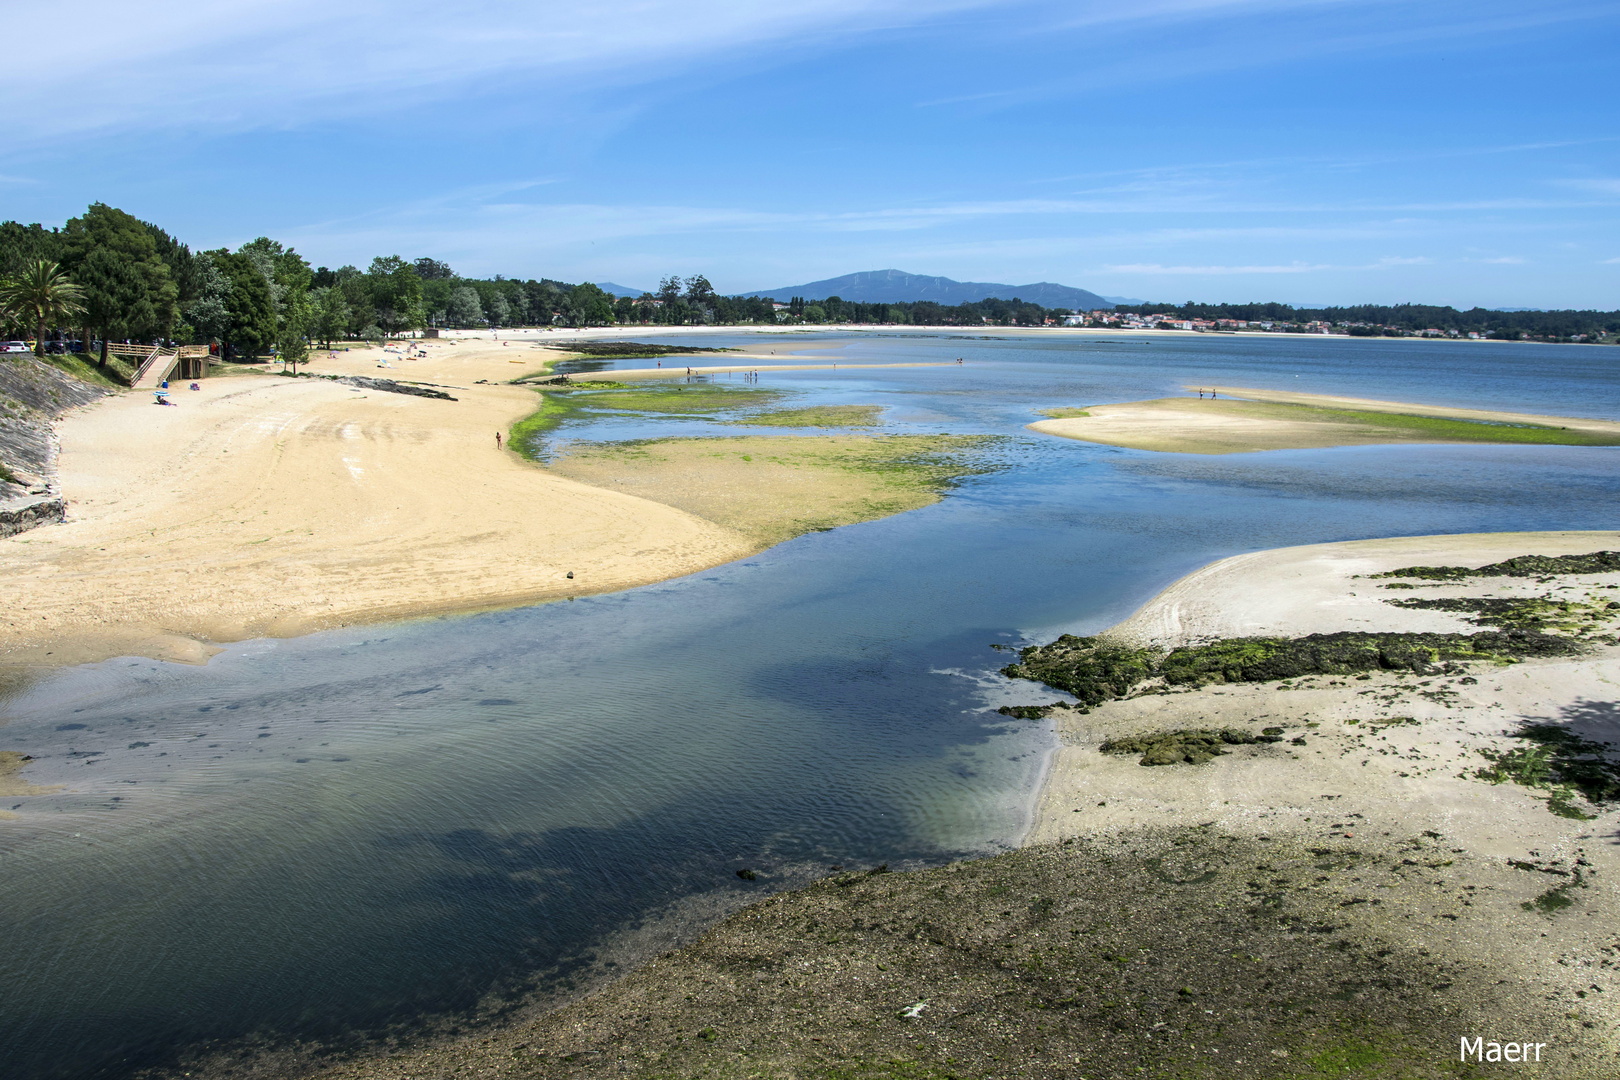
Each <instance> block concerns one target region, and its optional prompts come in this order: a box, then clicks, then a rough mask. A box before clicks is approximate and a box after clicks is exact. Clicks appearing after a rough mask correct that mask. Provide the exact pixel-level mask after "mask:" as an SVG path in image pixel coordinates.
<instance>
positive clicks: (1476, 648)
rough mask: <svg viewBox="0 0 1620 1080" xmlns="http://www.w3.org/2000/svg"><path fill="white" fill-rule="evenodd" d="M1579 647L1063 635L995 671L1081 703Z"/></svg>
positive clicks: (1549, 639)
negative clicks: (1151, 688) (1163, 689)
mask: <svg viewBox="0 0 1620 1080" xmlns="http://www.w3.org/2000/svg"><path fill="white" fill-rule="evenodd" d="M1584 651H1585V649H1584V648H1583V647H1582V646H1581V645H1580V644H1579V643H1577V642H1574V641H1571V640H1569V639H1568V638H1562V637H1557V636H1555V635H1552V634H1542V633H1536V632H1532V631H1524V630H1508V631H1491V630H1487V631H1481V632H1480V633H1477V634H1374V633H1364V632H1360V631H1349V632H1343V633H1337V634H1311V635H1309V636H1307V637H1301V638H1227V639H1224V640H1222V641H1216V642H1212V643H1210V644H1207V645H1190V646H1186V647H1183V648H1179V649H1175V650H1173V651H1171V652H1169V653H1165V652H1163V651H1161V650H1156V649H1139V648H1133V647H1131V646H1128V645H1122V644H1120V643H1118V642H1116V641H1113V640H1112V639H1109V638H1105V637H1084V638H1083V637H1075V636H1074V635H1073V634H1064V635H1063V636H1062V637H1060V638H1058V639H1057V640H1056V641H1054V642H1052V643H1050V644H1048V645H1031V646H1029V647H1028V648H1026V649H1023V650H1021V651H1020V652H1019V654H1018V657H1019V659H1018V662H1017V663H1015V664H1009V665H1008V666H1006V667H1004V668H1002V669H1001V673H1002V674H1003V675H1006V676H1007V677H1008V678H1013V679H1030V680H1033V681H1035V682H1040V683H1045V684H1046V685H1047V686H1050V687H1052V688H1053V689H1055V690H1063V691H1066V692H1068V693H1070V694H1073V695H1074V696H1075V697H1077V698H1079V699H1080V700H1081V701H1082V702H1083V703H1084V704H1085V705H1087V706H1091V705H1099V704H1101V703H1102V702H1104V701H1109V700H1111V699H1114V698H1121V697H1125V696H1127V695H1128V694H1129V693H1130V692H1131V690H1132V689H1134V688H1135V687H1137V686H1139V685H1141V684H1142V683H1145V682H1148V681H1149V680H1152V679H1162V680H1163V681H1164V683H1165V684H1167V685H1170V686H1206V685H1208V684H1210V683H1236V682H1270V681H1271V680H1273V679H1295V678H1299V677H1300V676H1303V675H1354V674H1358V673H1360V672H1364V671H1411V672H1414V673H1416V674H1419V675H1430V674H1436V673H1437V670H1438V669H1437V667H1436V664H1437V663H1438V662H1439V661H1442V660H1500V659H1509V660H1517V659H1521V658H1524V657H1532V656H1576V655H1580V654H1581V653H1583V652H1584Z"/></svg>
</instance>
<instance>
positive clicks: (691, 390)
mask: <svg viewBox="0 0 1620 1080" xmlns="http://www.w3.org/2000/svg"><path fill="white" fill-rule="evenodd" d="M569 393H570V395H571V397H572V399H573V401H574V402H575V403H576V404H577V405H578V406H579V407H581V408H587V409H613V410H616V411H619V412H645V413H663V414H667V415H670V416H691V415H703V414H709V413H717V412H726V411H727V410H730V409H757V408H763V407H764V406H767V405H771V404H773V403H775V402H777V401H779V400H781V398H782V397H783V394H782V391H780V390H731V389H728V388H726V387H723V386H716V385H715V384H714V383H694V384H692V385H676V386H668V385H653V386H637V387H633V388H631V389H628V390H603V391H596V390H589V391H581V390H571V391H569Z"/></svg>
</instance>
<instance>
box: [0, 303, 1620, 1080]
mask: <svg viewBox="0 0 1620 1080" xmlns="http://www.w3.org/2000/svg"><path fill="white" fill-rule="evenodd" d="M639 339H641V340H658V339H657V338H656V337H655V336H652V337H645V336H644V337H640V338H639ZM671 340H673V339H671ZM714 341H715V343H718V344H739V345H742V346H744V347H746V348H749V349H750V350H755V349H762V348H772V349H776V350H777V351H778V352H779V353H780V354H783V355H781V356H780V360H781V362H793V361H794V360H795V359H799V360H802V359H805V358H804V357H800V358H795V357H792V356H789V355H786V352H787V350H789V349H790V348H792V347H794V346H795V345H810V346H813V347H817V348H826V347H828V346H829V345H831V346H840V345H841V346H842V348H841V349H840V350H839V352H838V353H837V356H838V357H839V358H840V360H841V362H842V361H843V360H846V359H847V360H848V361H849V362H852V363H853V362H858V361H865V362H888V361H900V360H931V359H945V360H953V359H955V358H956V357H957V356H961V357H964V358H965V359H966V360H967V361H968V362H967V363H965V364H963V365H961V366H956V365H951V366H948V367H939V368H894V369H881V370H860V371H839V372H836V373H834V372H785V371H771V370H770V369H769V365H768V364H762V365H761V367H762V370H763V374H762V377H761V381H760V383H759V385H762V386H766V387H771V388H782V389H787V390H791V391H793V392H794V393H795V394H796V395H799V397H798V399H797V400H794V401H792V402H791V404H794V405H798V404H809V403H813V402H817V403H819V402H830V403H850V404H882V405H885V406H887V411H886V413H885V417H884V419H885V427H884V430H888V431H894V432H938V431H950V432H986V433H993V434H1000V435H1004V436H1007V439H1006V441H1005V442H1004V443H1002V444H1000V445H999V446H998V448H997V449H995V450H994V451H992V453H991V455H990V456H991V458H992V460H993V461H994V462H995V463H996V464H998V465H999V466H1000V468H999V469H998V470H997V471H995V472H992V473H990V474H987V475H983V476H977V477H973V478H970V479H968V480H967V481H965V482H964V483H963V484H962V486H961V487H960V488H958V489H957V490H956V491H955V492H954V493H952V494H951V495H950V496H949V497H948V498H946V499H945V501H943V502H941V503H939V504H937V505H935V506H932V507H929V508H926V509H923V510H920V511H916V512H913V513H910V514H905V515H902V516H899V517H896V518H891V519H887V520H884V521H878V522H871V523H867V524H864V525H858V526H851V527H846V528H842V529H838V530H836V531H833V532H830V533H821V534H814V535H810V536H806V537H802V538H800V539H798V540H795V541H792V542H790V543H787V544H784V545H781V546H779V547H777V548H775V549H773V550H771V551H769V552H766V553H765V554H763V555H761V556H758V557H756V558H753V559H749V560H746V561H743V562H739V563H734V564H731V565H728V566H724V567H720V568H718V569H716V570H712V571H708V572H705V573H702V574H697V575H693V576H691V577H688V578H684V579H680V580H678V581H672V582H667V583H664V584H661V585H656V586H651V587H648V588H644V589H638V590H634V591H631V592H626V593H620V594H614V595H611V596H601V597H587V598H580V599H578V600H575V601H573V602H566V603H556V604H550V605H545V606H541V607H535V608H528V609H523V610H517V611H509V612H503V613H498V614H488V615H479V616H472V617H464V618H452V619H433V620H424V621H419V622H413V623H406V624H395V625H390V626H386V627H373V628H367V629H361V630H353V631H343V632H335V633H329V634H320V635H314V636H311V637H307V638H302V639H295V640H288V641H258V642H248V643H244V644H242V645H239V646H235V647H232V648H230V649H228V650H227V651H226V652H225V653H224V654H222V655H221V656H219V657H217V658H216V659H215V660H214V661H213V662H212V663H210V664H209V665H208V666H207V667H206V668H191V667H183V666H179V665H169V664H160V663H155V662H152V661H146V660H129V659H124V660H115V661H109V662H107V663H103V664H96V665H90V666H87V667H85V668H80V669H75V670H71V671H65V672H58V673H54V674H50V675H46V676H42V677H40V678H38V679H36V680H35V681H33V682H32V683H31V684H29V685H27V686H25V687H22V688H18V689H14V690H13V691H11V692H10V693H9V694H8V695H7V696H6V697H5V698H4V699H3V700H0V716H3V717H5V718H6V720H7V723H6V725H5V726H4V727H0V749H15V750H21V751H24V752H26V753H29V754H32V755H34V756H35V757H36V758H37V759H38V760H37V761H36V762H35V763H34V764H33V765H31V766H30V768H29V771H28V777H29V779H30V780H32V781H33V782H34V783H39V784H47V783H65V784H68V785H69V790H68V791H67V792H65V793H62V794H58V795H51V796H37V797H32V798H17V799H11V800H7V801H6V802H5V804H4V806H5V808H7V809H14V811H15V813H16V814H17V815H18V817H17V818H16V819H14V820H5V821H0V935H3V937H0V940H3V941H4V942H5V945H6V947H5V948H4V949H3V950H0V1073H3V1074H4V1075H5V1076H7V1077H31V1076H49V1075H64V1076H65V1075H108V1076H116V1075H122V1074H125V1073H127V1072H129V1071H131V1070H132V1069H133V1068H135V1067H138V1066H140V1065H142V1064H148V1063H153V1062H158V1063H161V1062H163V1061H166V1060H169V1059H170V1058H171V1056H172V1055H173V1054H175V1053H176V1052H178V1051H181V1050H183V1049H185V1048H186V1047H188V1046H193V1045H195V1044H198V1043H200V1042H202V1041H204V1040H211V1039H220V1040H232V1039H237V1038H241V1037H243V1036H247V1035H250V1034H255V1035H258V1036H261V1037H263V1038H265V1039H268V1040H271V1041H274V1040H276V1039H285V1038H304V1039H315V1040H323V1041H341V1040H343V1039H345V1038H346V1037H349V1036H352V1035H355V1034H364V1033H374V1032H377V1031H379V1030H382V1029H383V1028H385V1027H387V1026H389V1025H409V1024H412V1023H414V1022H417V1021H420V1020H423V1019H424V1018H432V1017H445V1016H449V1017H456V1016H460V1015H464V1014H466V1015H471V1014H477V1015H487V1014H488V1013H489V1011H490V1008H491V1007H492V1005H491V1002H490V1001H489V1000H487V999H486V995H489V994H490V993H491V992H492V991H498V992H504V993H507V994H517V993H519V992H521V991H522V990H523V989H524V988H526V987H528V986H530V985H533V984H534V982H535V980H536V977H537V975H538V974H540V973H550V974H551V975H553V976H554V975H556V974H558V973H559V972H561V973H566V972H567V971H568V970H570V969H571V968H573V967H576V966H579V965H580V964H582V963H583V962H584V958H588V956H589V955H590V953H591V950H592V949H593V948H595V947H597V946H599V945H600V944H601V943H602V942H603V941H605V940H608V939H610V938H611V937H612V935H613V934H614V933H615V932H617V931H619V930H620V929H622V928H624V927H626V926H628V925H631V924H633V923H635V922H636V921H637V920H639V919H641V918H643V917H645V916H647V915H649V914H652V913H656V912H658V911H660V910H662V909H665V908H667V907H668V906H669V905H671V904H674V903H677V902H679V901H681V900H682V899H683V898H686V897H692V896H698V895H705V894H711V893H716V892H719V893H721V894H722V897H724V896H725V895H733V896H734V897H735V896H745V895H755V894H757V893H758V892H759V890H761V889H762V888H769V887H771V886H772V884H780V883H782V882H788V881H794V880H799V879H801V878H802V876H803V875H804V874H805V873H808V872H810V870H811V869H812V868H814V867H824V866H825V865H827V864H832V863H840V864H848V865H870V864H874V863H879V862H889V863H891V864H900V863H903V862H905V861H907V860H919V861H934V860H942V859H946V858H949V857H952V856H955V855H959V854H963V853H971V852H979V851H986V850H993V849H995V848H996V847H998V846H1001V845H1005V844H1009V843H1014V842H1016V841H1017V838H1018V837H1019V835H1020V833H1021V831H1022V829H1023V827H1024V825H1025V817H1026V814H1027V808H1028V806H1029V801H1030V796H1031V794H1032V792H1033V790H1034V787H1035V785H1036V784H1037V783H1038V779H1039V773H1040V769H1041V766H1042V762H1043V758H1044V752H1045V750H1046V749H1047V748H1048V747H1049V745H1050V742H1049V735H1048V733H1047V732H1046V731H1045V730H1044V729H1043V728H1042V727H1041V726H1039V725H1034V724H1025V723H1008V722H1004V721H1003V719H1002V718H1001V717H999V716H997V715H995V714H994V712H993V709H994V708H995V707H996V706H997V705H1000V704H1003V703H1007V702H1035V701H1049V700H1052V699H1053V697H1054V696H1055V695H1053V694H1051V693H1050V692H1048V691H1043V690H1041V689H1040V688H1038V687H1034V686H1032V685H1029V684H1019V685H1009V684H1007V683H1006V682H1005V681H1004V680H1001V679H1000V678H999V677H998V676H996V675H995V674H994V671H995V668H996V667H998V666H999V665H1000V664H1001V663H1004V662H1005V659H1006V658H1005V657H1004V656H1003V655H1001V654H999V653H997V652H995V651H993V650H991V649H990V648H989V646H990V645H991V644H992V643H997V642H1001V643H1009V644H1016V643H1018V642H1020V641H1022V640H1024V639H1025V638H1026V637H1027V638H1045V637H1048V636H1051V635H1052V634H1055V633H1058V632H1062V631H1076V632H1086V631H1090V630H1095V629H1099V628H1101V627H1103V626H1105V625H1107V624H1109V623H1111V622H1113V621H1115V620H1117V619H1118V618H1121V617H1123V616H1124V615H1126V614H1128V613H1129V611H1130V610H1132V609H1133V608H1134V607H1136V606H1137V605H1138V604H1140V603H1141V602H1142V601H1144V600H1145V599H1147V598H1148V597H1149V596H1150V595H1151V594H1152V593H1153V592H1154V591H1155V590H1157V589H1158V588H1160V587H1162V586H1163V585H1165V584H1167V583H1168V582H1170V581H1172V580H1174V579H1175V578H1176V577H1178V576H1180V575H1181V574H1183V573H1185V572H1187V571H1189V570H1191V569H1193V568H1194V567H1196V566H1198V565H1201V564H1203V563H1205V562H1207V561H1209V560H1211V559H1214V558H1219V557H1222V556H1224V555H1229V554H1233V553H1236V552H1239V551H1247V550H1254V549H1259V548H1268V547H1276V546H1280V545H1286V544H1299V543H1312V542H1319V541H1328V540H1339V539H1351V538H1357V537H1367V536H1383V535H1394V534H1421V533H1431V532H1451V531H1478V530H1496V529H1544V528H1608V527H1613V523H1614V520H1615V513H1614V511H1615V507H1616V495H1617V493H1620V454H1617V453H1616V451H1614V450H1611V449H1590V448H1572V447H1460V446H1400V447H1363V448H1353V449H1342V450H1316V451H1288V452H1274V453H1268V454H1252V455H1238V456H1229V457H1195V456H1184V455H1155V454H1147V453H1140V452H1135V451H1128V450H1120V449H1115V448H1110V447H1102V446H1092V445H1088V444H1084V443H1078V442H1072V441H1066V440H1057V439H1047V438H1044V437H1040V436H1035V435H1033V434H1031V433H1028V432H1025V431H1024V430H1023V424H1025V423H1027V422H1029V421H1030V420H1031V419H1034V418H1035V417H1034V416H1033V414H1032V410H1033V409H1035V408H1044V407H1051V406H1055V405H1082V404H1088V403H1098V402H1103V401H1121V400H1132V399H1136V398H1141V397H1150V396H1161V395H1163V394H1167V393H1177V392H1180V387H1181V385H1182V384H1183V383H1186V382H1194V383H1196V382H1221V383H1227V384H1234V385H1261V386H1272V387H1277V388H1282V389H1296V388H1297V389H1301V390H1310V391H1315V392H1330V393H1353V394H1361V395H1365V396H1371V397H1386V398H1395V399H1404V400H1416V401H1427V402H1435V403H1452V404H1466V405H1474V406H1481V407H1495V408H1514V409H1522V410H1527V411H1540V412H1547V413H1554V414H1557V413H1563V414H1570V415H1587V416H1593V415H1596V416H1608V417H1616V416H1617V413H1620V393H1617V392H1616V391H1617V390H1620V375H1617V372H1616V362H1615V361H1616V360H1620V352H1615V351H1613V350H1607V349H1597V348H1583V347H1578V346H1569V347H1559V346H1527V345H1496V344H1491V345H1459V344H1454V343H1427V342H1425V343H1403V342H1391V341H1355V342H1346V341H1342V340H1334V341H1313V340H1310V339H1299V338H1266V339H1260V340H1254V339H1246V338H1191V339H1183V338H1176V339H1171V340H1162V339H1159V340H1156V339H1154V338H1153V336H1152V335H1141V336H1140V337H1137V336H1131V337H1115V338H1102V339H1080V340H1078V341H1076V340H1075V339H1073V338H1067V339H1064V340H1063V341H1051V340H1042V339H1037V340H1035V341H1029V340H1024V339H1018V340H995V339H980V338H969V337H962V336H955V335H945V334H941V335H935V336H917V335H887V336H885V335H880V334H866V333H863V334H859V335H807V336H802V337H800V336H795V337H794V338H792V339H771V340H770V342H769V344H768V345H762V344H761V340H760V339H759V338H757V337H752V336H748V337H744V336H740V335H725V334H717V335H715V338H714ZM1143 342H1146V344H1144V343H1143ZM830 355H831V354H827V353H817V354H815V359H817V360H821V359H828V358H830ZM1611 358H1614V359H1611ZM699 362H708V361H707V360H700V361H699ZM645 363H646V362H645V361H623V362H621V364H622V366H644V365H645ZM1295 375H1298V376H1299V378H1297V379H1296V378H1295V377H1294V376H1295ZM722 381H725V380H722ZM732 381H734V382H735V383H736V385H739V386H741V385H747V384H744V383H742V382H741V381H737V380H732ZM749 430H750V429H748V428H738V427H718V426H716V425H714V424H713V423H712V422H709V421H703V420H694V419H684V418H645V417H628V418H626V417H617V418H593V419H587V420H586V421H584V422H581V423H576V424H571V425H569V426H567V427H565V428H564V429H562V430H561V431H559V432H557V433H556V434H555V435H554V436H552V439H553V442H554V443H566V442H567V441H568V440H571V439H582V438H583V439H599V438H625V437H649V436H659V435H672V434H703V435H716V434H720V435H725V434H741V433H745V432H747V431H749ZM769 430H770V431H771V433H773V434H788V433H787V432H782V431H781V430H779V429H769ZM743 867H751V868H754V869H756V870H758V871H760V872H761V877H760V879H759V881H758V882H756V883H754V884H748V883H745V882H743V881H741V880H739V879H738V878H737V877H736V875H735V871H736V870H737V869H740V868H743ZM481 999H484V1000H482V1004H480V1002H481Z"/></svg>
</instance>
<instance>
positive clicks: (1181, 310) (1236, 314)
mask: <svg viewBox="0 0 1620 1080" xmlns="http://www.w3.org/2000/svg"><path fill="white" fill-rule="evenodd" d="M1114 310H1115V312H1118V313H1126V312H1130V313H1133V314H1137V315H1170V316H1172V317H1174V318H1177V319H1241V320H1243V321H1245V322H1270V323H1278V324H1282V325H1291V324H1297V325H1300V326H1303V325H1304V324H1305V323H1308V322H1325V323H1334V324H1345V325H1347V326H1348V328H1349V332H1350V333H1351V334H1355V333H1356V332H1357V331H1358V330H1360V331H1362V332H1363V336H1373V335H1375V334H1376V333H1377V332H1378V330H1379V328H1384V327H1387V328H1389V329H1391V330H1396V331H1407V332H1421V331H1423V330H1455V331H1457V332H1458V333H1469V332H1473V333H1478V334H1483V335H1485V336H1487V337H1495V338H1509V339H1517V338H1537V339H1541V340H1544V341H1568V340H1571V339H1572V338H1575V337H1579V336H1581V335H1586V336H1587V337H1596V336H1598V335H1599V334H1616V333H1620V311H1574V310H1566V311H1497V310H1495V309H1492V308H1481V307H1476V308H1470V309H1469V310H1467V311H1459V310H1457V309H1456V308H1454V307H1435V306H1432V305H1429V304H1354V305H1350V306H1347V307H1325V308H1296V307H1292V306H1290V305H1288V304H1275V303H1271V304H1199V303H1194V302H1193V301H1190V300H1189V301H1187V302H1186V303H1184V304H1162V303H1161V304H1121V305H1119V306H1118V307H1116V308H1114Z"/></svg>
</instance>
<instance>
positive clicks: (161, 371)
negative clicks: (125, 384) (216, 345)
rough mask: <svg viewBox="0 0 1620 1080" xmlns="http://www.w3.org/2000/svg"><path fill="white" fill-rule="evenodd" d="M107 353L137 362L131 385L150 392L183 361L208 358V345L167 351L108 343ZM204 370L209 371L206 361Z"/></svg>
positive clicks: (152, 347) (149, 346) (156, 346)
mask: <svg viewBox="0 0 1620 1080" xmlns="http://www.w3.org/2000/svg"><path fill="white" fill-rule="evenodd" d="M107 351H108V352H109V353H112V354H113V355H114V356H123V357H127V358H129V359H130V360H133V361H135V374H133V375H131V376H130V379H129V385H131V386H133V387H135V388H136V389H137V390H140V389H146V390H150V389H152V388H153V387H155V386H157V385H158V384H159V383H161V382H162V381H163V380H164V379H167V378H168V377H169V376H170V375H172V374H174V370H175V368H177V367H179V366H180V361H182V360H192V359H197V358H200V357H201V358H206V357H207V356H208V346H207V345H181V346H179V347H178V348H173V349H165V348H163V347H162V346H160V345H119V344H116V343H114V342H108V343H107ZM203 370H205V371H206V370H207V360H206V359H204V360H203Z"/></svg>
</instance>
